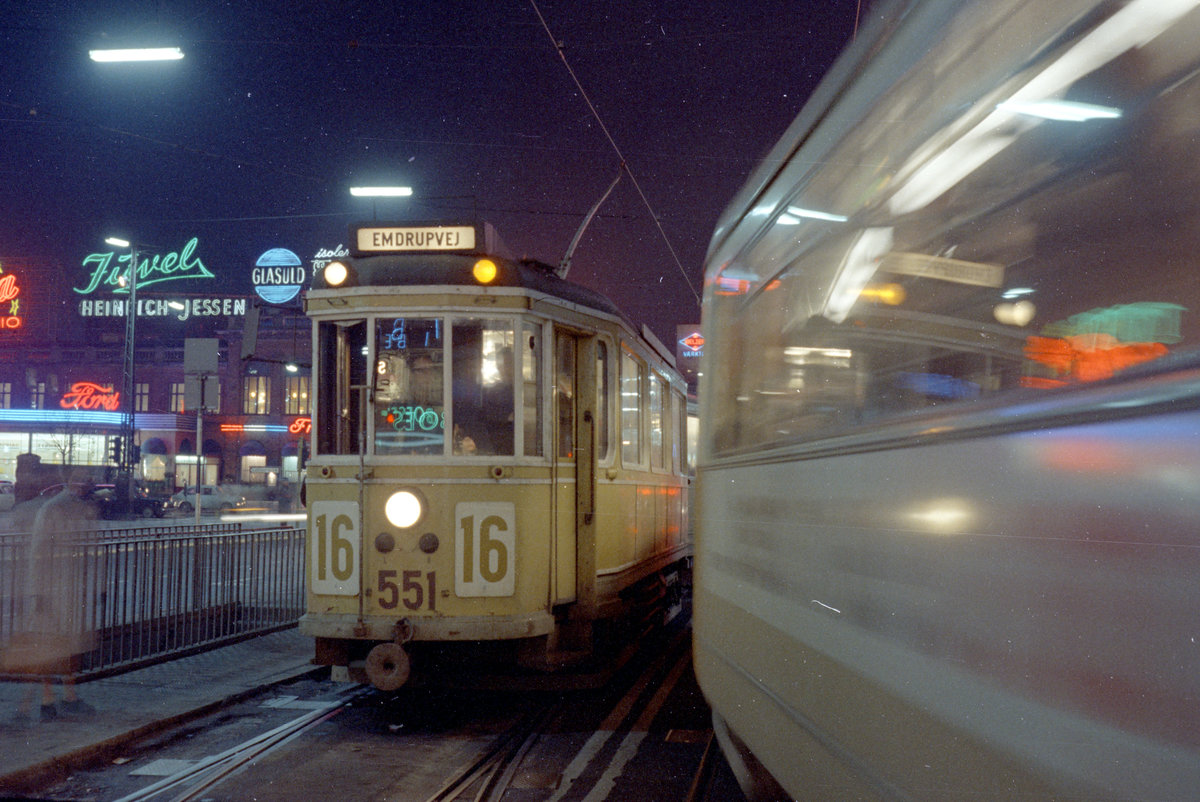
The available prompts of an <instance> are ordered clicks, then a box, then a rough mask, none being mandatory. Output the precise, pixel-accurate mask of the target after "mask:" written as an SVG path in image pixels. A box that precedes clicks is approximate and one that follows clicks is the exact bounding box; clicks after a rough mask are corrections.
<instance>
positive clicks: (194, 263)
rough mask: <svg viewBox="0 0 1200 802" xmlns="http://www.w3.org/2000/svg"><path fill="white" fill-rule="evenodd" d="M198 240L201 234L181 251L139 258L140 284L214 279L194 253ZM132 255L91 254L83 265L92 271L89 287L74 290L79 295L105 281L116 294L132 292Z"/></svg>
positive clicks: (95, 288)
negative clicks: (130, 273)
mask: <svg viewBox="0 0 1200 802" xmlns="http://www.w3.org/2000/svg"><path fill="white" fill-rule="evenodd" d="M198 240H199V238H198V237H192V238H191V239H190V240H188V242H187V244H186V245H184V246H183V248H182V250H179V251H172V252H171V253H165V254H160V253H155V254H149V255H147V256H145V257H141V258H139V259H138V265H137V283H138V286H139V287H146V286H149V285H151V284H158V283H159V282H162V281H176V280H178V279H194V278H214V276H213V274H212V273H211V272H209V269H208V268H207V267H205V266H204V262H201V261H200V257H198V256H193V252H194V251H195V250H196V243H197V241H198ZM130 256H131V255H130V254H128V253H124V254H121V255H120V256H117V254H116V253H115V252H114V251H109V252H108V253H93V254H90V255H89V256H87V257H85V258H84V260H83V266H84V267H87V268H89V269H90V270H91V271H92V275H91V277H90V278H89V279H88V283H87V286H86V287H74V288H72V289H74V290H75V292H77V293H79V294H80V295H90V294H92V293H93V292H95V291H96V290H98V289H99V288H100V285H102V284H104V285H107V286H109V287H111V288H112V291H113V292H114V293H127V292H129V288H128V286H127V284H128V281H129V259H130Z"/></svg>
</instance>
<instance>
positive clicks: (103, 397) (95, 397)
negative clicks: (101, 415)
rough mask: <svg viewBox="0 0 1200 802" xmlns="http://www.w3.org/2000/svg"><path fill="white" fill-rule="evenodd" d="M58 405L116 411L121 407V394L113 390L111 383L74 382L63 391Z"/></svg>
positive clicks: (64, 407)
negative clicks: (105, 384)
mask: <svg viewBox="0 0 1200 802" xmlns="http://www.w3.org/2000/svg"><path fill="white" fill-rule="evenodd" d="M58 405H59V406H60V407H62V408H63V409H106V410H108V411H109V412H116V411H118V410H119V409H120V408H121V394H120V393H115V392H113V388H112V385H111V384H110V385H107V386H104V385H99V384H96V383H95V382H75V383H74V384H72V385H71V389H70V390H67V391H66V392H65V393H63V397H62V399H61V400H60V401H59V402H58Z"/></svg>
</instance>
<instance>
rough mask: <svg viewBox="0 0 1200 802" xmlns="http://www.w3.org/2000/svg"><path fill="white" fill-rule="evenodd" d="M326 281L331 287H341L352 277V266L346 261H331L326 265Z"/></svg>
mask: <svg viewBox="0 0 1200 802" xmlns="http://www.w3.org/2000/svg"><path fill="white" fill-rule="evenodd" d="M324 276H325V283H326V284H328V285H329V286H330V287H340V286H342V285H343V284H345V283H346V279H348V278H350V268H348V267H346V263H345V262H330V263H329V264H327V265H325V271H324Z"/></svg>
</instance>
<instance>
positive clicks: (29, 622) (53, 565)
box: [0, 476, 94, 723]
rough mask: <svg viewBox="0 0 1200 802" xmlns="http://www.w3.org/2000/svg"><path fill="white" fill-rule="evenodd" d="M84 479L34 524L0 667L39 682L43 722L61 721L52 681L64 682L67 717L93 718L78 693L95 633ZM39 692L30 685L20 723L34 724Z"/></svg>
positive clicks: (71, 485) (87, 486)
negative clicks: (85, 548) (87, 579)
mask: <svg viewBox="0 0 1200 802" xmlns="http://www.w3.org/2000/svg"><path fill="white" fill-rule="evenodd" d="M91 487H92V483H91V480H90V479H89V478H87V477H85V476H80V477H78V481H75V482H71V483H68V484H66V485H64V486H63V489H62V491H61V492H59V493H58V494H57V495H55V496H53V497H51V498H50V499H49V500H47V501H46V502H45V503H44V504H43V505H42V506H41V509H39V510H38V512H37V515H36V517H35V518H34V521H33V529H32V532H31V535H30V541H29V548H28V551H27V552H26V559H25V565H24V570H23V571H22V572H21V576H22V577H23V579H24V582H25V588H24V592H23V593H22V594H21V599H22V608H21V610H22V615H21V618H20V621H19V625H18V626H17V628H16V631H15V632H14V634H13V637H12V640H11V641H10V642H9V644H8V646H7V648H6V649H5V650H4V652H3V654H2V655H0V666H2V667H3V669H4V671H6V672H9V673H20V674H28V675H33V676H37V677H40V683H39V684H40V686H41V706H40V710H39V713H40V718H41V720H43V721H47V720H51V719H54V718H57V717H58V714H59V710H60V708H58V707H56V706H55V694H54V687H53V681H54V678H55V677H58V678H61V681H62V685H63V691H62V705H61V711H62V713H64V714H65V715H67V716H81V715H84V714H87V713H90V712H92V708H91V706H90V705H88V704H87V703H86V702H84V701H82V700H81V699H80V698H79V696H78V694H77V693H76V690H75V675H76V674H77V673H78V672H79V666H80V658H81V656H82V655H83V653H84V652H86V651H88V650H89V649H91V646H92V641H93V637H92V633H91V632H88V631H86V630H85V627H84V609H83V607H84V605H83V589H84V585H85V583H84V581H83V553H82V550H81V548H80V543H79V533H80V532H81V531H82V530H84V528H85V527H87V526H88V522H89V520H90V519H91V518H93V517H94V511H93V510H92V508H91V506H90V505H88V504H87V503H86V502H84V501H83V498H84V497H85V496H86V495H87V494H88V492H89V491H90V490H91ZM36 695H37V686H36V685H30V686H29V687H28V689H27V691H26V692H25V693H24V694H23V696H22V699H21V702H20V705H19V706H18V709H17V717H16V721H17V723H26V722H32V721H33V720H34V719H33V712H34V711H33V703H34V699H35V697H36Z"/></svg>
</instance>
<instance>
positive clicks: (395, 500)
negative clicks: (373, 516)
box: [383, 490, 425, 529]
mask: <svg viewBox="0 0 1200 802" xmlns="http://www.w3.org/2000/svg"><path fill="white" fill-rule="evenodd" d="M383 514H384V515H386V516H387V519H388V522H389V523H391V525H392V526H395V527H397V528H399V529H408V528H409V527H412V526H416V525H417V523H418V522H420V520H421V518H423V517H424V515H425V500H424V499H423V498H421V495H420V494H419V493H417V492H416V491H413V490H397V491H396V492H395V493H392V495H390V496H388V500H387V503H386V504H384V506H383Z"/></svg>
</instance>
